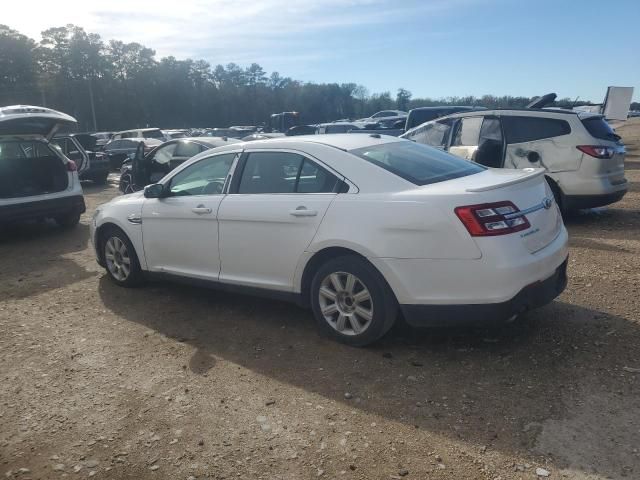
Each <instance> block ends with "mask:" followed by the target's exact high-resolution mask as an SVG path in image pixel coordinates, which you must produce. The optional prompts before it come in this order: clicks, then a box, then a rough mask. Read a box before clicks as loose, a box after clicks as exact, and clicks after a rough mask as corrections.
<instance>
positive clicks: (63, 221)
mask: <svg viewBox="0 0 640 480" xmlns="http://www.w3.org/2000/svg"><path fill="white" fill-rule="evenodd" d="M54 220H55V221H56V223H57V224H58V225H60V226H61V227H62V228H73V227H75V226H76V225H78V223H80V214H79V213H77V212H73V213H67V214H66V215H58V216H57V217H55V218H54Z"/></svg>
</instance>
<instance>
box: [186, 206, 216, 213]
mask: <svg viewBox="0 0 640 480" xmlns="http://www.w3.org/2000/svg"><path fill="white" fill-rule="evenodd" d="M191 211H192V212H193V213H197V214H198V215H204V214H206V213H211V212H212V211H213V210H211V209H210V208H209V207H205V206H204V205H198V206H197V207H195V208H192V209H191Z"/></svg>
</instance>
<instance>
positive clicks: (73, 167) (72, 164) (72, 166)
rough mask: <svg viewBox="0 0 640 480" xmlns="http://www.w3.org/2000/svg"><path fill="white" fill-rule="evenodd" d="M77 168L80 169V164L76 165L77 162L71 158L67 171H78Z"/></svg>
mask: <svg viewBox="0 0 640 480" xmlns="http://www.w3.org/2000/svg"><path fill="white" fill-rule="evenodd" d="M77 170H78V166H77V165H76V162H74V161H73V160H69V161H68V162H67V171H68V172H76V171H77Z"/></svg>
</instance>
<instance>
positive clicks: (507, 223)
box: [455, 202, 531, 237]
mask: <svg viewBox="0 0 640 480" xmlns="http://www.w3.org/2000/svg"><path fill="white" fill-rule="evenodd" d="M455 212H456V215H457V216H458V218H459V219H460V221H462V223H463V224H464V226H465V227H466V228H467V230H468V231H469V233H470V234H471V236H472V237H490V236H495V235H506V234H508V233H513V232H519V231H520V230H526V229H527V228H529V227H530V226H531V225H530V224H529V220H527V217H525V216H524V215H523V214H522V213H520V210H518V207H516V206H515V205H514V204H513V203H512V202H496V203H483V204H481V205H467V206H464V207H458V208H456V209H455Z"/></svg>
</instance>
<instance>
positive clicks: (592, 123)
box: [582, 117, 621, 142]
mask: <svg viewBox="0 0 640 480" xmlns="http://www.w3.org/2000/svg"><path fill="white" fill-rule="evenodd" d="M582 124H583V125H584V126H585V128H586V129H587V131H588V132H589V133H590V134H591V135H592V136H593V137H596V138H600V139H602V140H612V141H614V142H615V141H618V140H620V138H621V137H620V135H618V134H616V133H615V132H614V131H613V128H611V125H609V124H608V123H607V121H606V120H605V119H604V118H603V117H590V118H585V119H583V120H582Z"/></svg>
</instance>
